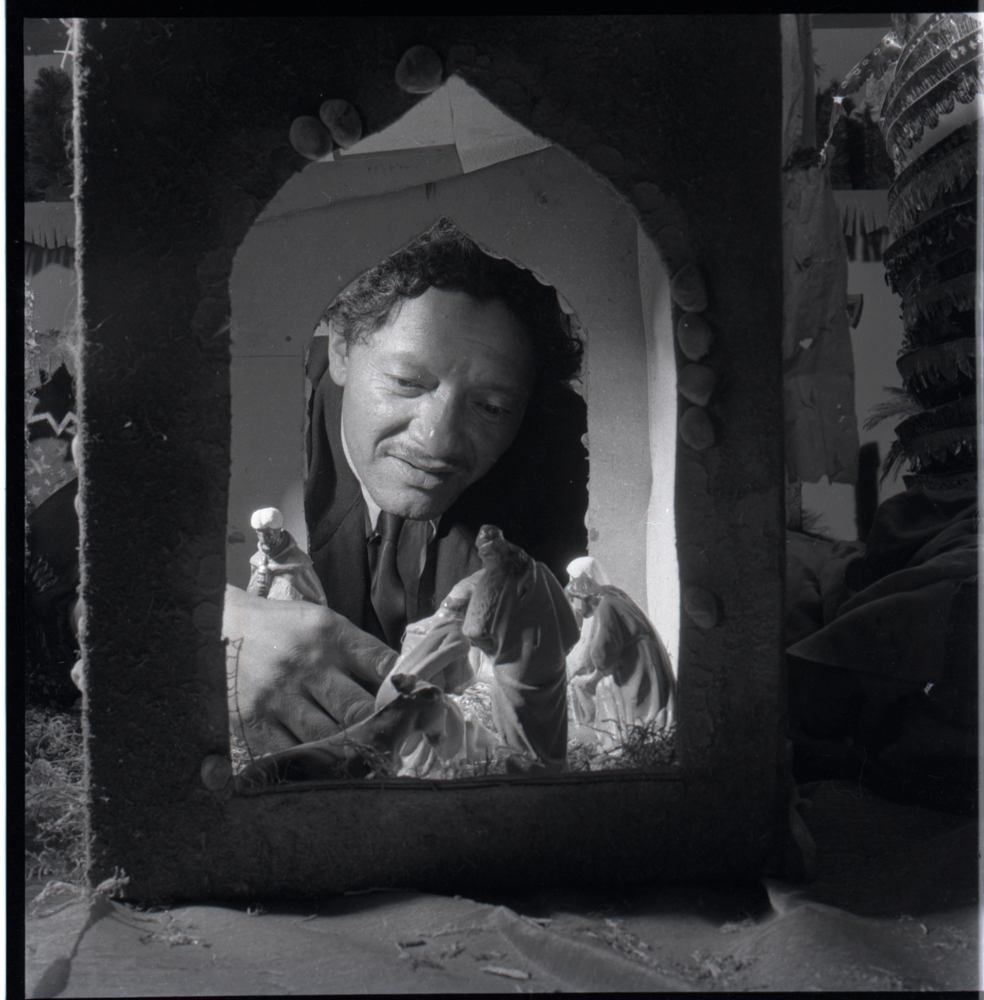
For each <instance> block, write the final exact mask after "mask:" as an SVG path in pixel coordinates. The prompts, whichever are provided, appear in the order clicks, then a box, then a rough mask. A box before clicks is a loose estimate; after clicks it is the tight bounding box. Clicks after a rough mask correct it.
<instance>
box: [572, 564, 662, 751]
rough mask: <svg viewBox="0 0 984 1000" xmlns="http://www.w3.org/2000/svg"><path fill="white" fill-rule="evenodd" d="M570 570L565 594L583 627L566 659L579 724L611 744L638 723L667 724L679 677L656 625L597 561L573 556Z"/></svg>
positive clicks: (623, 736) (600, 740)
mask: <svg viewBox="0 0 984 1000" xmlns="http://www.w3.org/2000/svg"><path fill="white" fill-rule="evenodd" d="M567 572H568V574H569V576H570V578H571V579H570V583H568V585H567V587H566V588H565V593H566V594H567V598H568V600H569V601H570V603H571V607H572V608H573V609H574V614H575V616H576V617H577V619H578V622H579V624H581V626H582V628H581V638H580V640H579V641H578V643H577V645H576V646H575V647H574V648H573V649H572V650H571V652H570V655H569V657H568V664H567V671H568V677H569V678H570V684H571V691H572V696H573V697H572V702H573V708H574V716H575V721H576V722H577V723H579V724H580V726H579V729H580V728H581V727H582V726H583V727H586V728H590V729H591V730H593V731H594V733H595V738H596V739H597V740H598V742H602V743H608V742H614V741H615V740H619V739H624V738H625V735H626V734H627V732H628V730H629V727H631V726H634V725H645V724H647V723H650V722H654V721H655V723H656V727H657V728H663V727H664V726H666V725H667V724H668V723H669V722H670V721H671V719H672V715H673V708H674V704H673V703H674V699H675V696H676V678H675V677H674V675H673V668H672V666H671V664H670V658H669V654H668V653H667V652H666V647H665V646H664V645H663V641H662V639H660V637H659V634H658V633H657V631H656V629H655V628H653V626H652V624H651V623H650V621H649V619H648V618H647V617H646V615H645V614H644V613H643V612H642V610H641V609H640V608H639V606H638V605H637V604H636V603H635V601H633V600H632V598H631V597H629V595H628V594H626V593H625V591H624V590H620V589H619V588H618V587H613V586H611V585H609V584H607V583H603V582H600V581H599V577H600V578H601V580H603V579H604V577H603V576H602V573H601V571H600V567H598V565H597V563H596V562H595V560H593V559H590V558H585V559H575V560H574V562H572V563H571V564H570V566H568V567H567ZM582 731H583V730H582Z"/></svg>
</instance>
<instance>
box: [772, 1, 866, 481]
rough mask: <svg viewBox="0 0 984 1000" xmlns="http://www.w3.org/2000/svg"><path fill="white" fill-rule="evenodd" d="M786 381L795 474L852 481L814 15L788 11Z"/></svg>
mask: <svg viewBox="0 0 984 1000" xmlns="http://www.w3.org/2000/svg"><path fill="white" fill-rule="evenodd" d="M782 25H783V36H784V42H785V45H784V49H785V52H786V59H785V63H786V69H785V76H784V80H783V92H784V103H785V115H784V122H785V127H784V134H783V147H784V148H783V161H784V164H785V167H784V174H783V247H784V259H785V275H784V300H785V306H784V310H783V373H784V374H783V385H784V397H783V398H784V404H785V413H786V470H787V476H788V478H789V480H790V481H797V480H799V481H802V482H810V483H815V482H818V481H819V480H820V479H822V478H823V477H824V476H826V477H827V478H828V479H829V480H830V481H831V482H837V483H854V482H855V481H856V479H857V465H858V425H857V416H856V414H855V409H854V354H853V351H852V348H851V337H850V330H849V323H848V313H847V305H848V303H847V251H846V248H845V244H844V236H843V222H842V218H841V211H840V209H839V208H838V205H837V203H836V202H835V200H834V195H833V191H832V190H831V186H830V178H829V175H828V171H827V169H826V168H825V167H824V165H823V163H822V161H821V158H820V157H819V156H818V155H817V154H816V136H815V134H814V124H813V115H812V108H813V101H814V94H813V58H812V51H813V47H812V42H811V39H810V21H809V15H784V16H783V18H782Z"/></svg>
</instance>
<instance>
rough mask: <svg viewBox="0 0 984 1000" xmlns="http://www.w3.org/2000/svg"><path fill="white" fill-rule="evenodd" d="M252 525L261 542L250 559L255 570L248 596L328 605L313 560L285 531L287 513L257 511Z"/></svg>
mask: <svg viewBox="0 0 984 1000" xmlns="http://www.w3.org/2000/svg"><path fill="white" fill-rule="evenodd" d="M250 525H251V526H252V527H253V528H254V529H255V531H256V539H257V542H256V552H254V553H253V555H252V556H251V557H250V560H249V563H250V566H251V567H252V568H251V570H250V577H249V586H248V587H247V588H246V593H247V594H253V595H255V596H256V597H265V598H267V599H268V600H271V601H310V603H312V604H324V605H326V606H327V604H328V599H327V598H326V597H325V592H324V588H323V587H322V586H321V581H320V580H319V579H318V574H317V573H315V571H314V564H313V563H312V562H311V557H310V556H309V555H308V554H307V553H306V552H302V551H301V550H300V549H299V548H298V546H297V543H296V542H295V541H294V539H293V538H292V537H291V534H290V532H289V531H287V530H286V529H285V528H284V516H283V514H281V513H280V511H279V510H277V508H276V507H264V508H262V509H261V510H257V511H254V512H253V516H252V518H251V519H250Z"/></svg>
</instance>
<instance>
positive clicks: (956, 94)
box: [888, 55, 981, 167]
mask: <svg viewBox="0 0 984 1000" xmlns="http://www.w3.org/2000/svg"><path fill="white" fill-rule="evenodd" d="M980 65H981V56H980V55H978V56H975V57H974V60H973V62H971V63H968V65H967V68H968V69H969V70H972V72H968V73H962V72H958V71H955V72H954V73H953V75H951V76H947V77H946V78H945V79H943V80H942V81H941V82H939V83H938V84H937V85H936V86H935V87H934V88H933V89H932V90H930V91H929V92H928V93H927V94H926V96H925V97H923V98H922V99H921V100H919V101H917V102H916V103H915V104H913V105H912V106H911V107H910V108H909V109H908V110H907V111H905V112H904V113H903V114H902V115H901V116H900V117H899V118H898V119H897V120H896V121H895V123H894V124H893V125H892V126H891V128H890V129H889V132H888V151H889V153H891V155H892V159H893V160H894V161H895V164H896V167H898V166H899V165H901V164H902V163H904V162H905V158H906V154H907V153H908V152H909V150H910V149H912V147H913V146H914V145H915V144H916V143H917V142H919V141H920V140H921V139H922V137H923V133H924V132H925V130H926V129H927V128H928V129H935V128H936V127H937V126H938V125H939V123H940V118H942V117H944V116H945V115H950V114H953V109H954V108H955V107H956V102H958V101H959V102H960V103H961V104H970V102H971V101H972V100H973V99H974V98H975V97H976V96H977V95H978V94H979V93H980V91H981V87H980V77H979V74H980Z"/></svg>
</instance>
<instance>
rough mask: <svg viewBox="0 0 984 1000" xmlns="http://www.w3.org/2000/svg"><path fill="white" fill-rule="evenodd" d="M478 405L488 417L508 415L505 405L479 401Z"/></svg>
mask: <svg viewBox="0 0 984 1000" xmlns="http://www.w3.org/2000/svg"><path fill="white" fill-rule="evenodd" d="M478 405H479V406H480V407H481V408H482V410H484V411H485V412H486V413H487V414H488V415H489V416H490V417H506V416H508V415H509V411H508V410H507V409H506V408H505V407H503V406H496V405H495V403H479V404H478Z"/></svg>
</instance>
